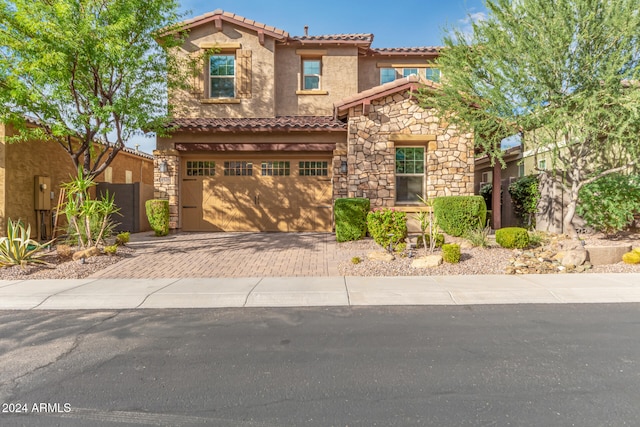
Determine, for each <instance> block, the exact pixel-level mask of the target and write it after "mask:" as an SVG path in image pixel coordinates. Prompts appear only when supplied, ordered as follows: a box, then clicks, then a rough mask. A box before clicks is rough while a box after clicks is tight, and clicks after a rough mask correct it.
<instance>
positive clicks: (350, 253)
mask: <svg viewBox="0 0 640 427" xmlns="http://www.w3.org/2000/svg"><path fill="white" fill-rule="evenodd" d="M583 238H584V241H585V244H586V245H614V244H623V243H624V244H631V245H632V247H634V248H635V247H640V235H639V234H637V233H634V234H626V235H621V236H617V237H615V238H610V237H605V236H602V235H591V236H584V237H583ZM463 242H464V239H461V238H452V237H447V243H463ZM337 251H338V253H339V255H340V257H341V259H343V261H342V262H340V263H339V265H338V270H339V272H340V274H341V275H344V276H428V275H471V274H505V268H506V267H507V266H508V265H509V260H510V259H513V257H514V256H515V252H514V251H513V250H511V249H504V248H501V247H499V246H497V245H496V244H495V242H494V243H492V245H491V247H489V248H473V247H471V248H464V247H463V249H462V250H461V253H462V256H461V261H460V263H458V264H447V263H444V264H442V265H440V266H439V267H436V268H430V269H424V268H412V267H411V262H412V261H413V259H414V258H415V257H419V256H424V255H426V252H425V251H424V250H423V249H418V250H414V251H413V254H412V255H413V257H409V255H408V254H404V255H398V256H396V257H395V259H394V260H393V261H390V262H384V261H372V260H368V259H367V254H369V253H371V252H382V251H383V249H382V248H381V247H380V246H378V245H377V244H376V243H375V242H374V241H373V240H372V239H370V238H366V239H363V240H359V241H354V242H344V243H338V244H337ZM132 256H136V251H135V250H134V249H132V248H130V247H127V246H121V247H119V248H118V253H117V254H116V255H114V256H110V255H100V256H96V257H91V258H87V259H86V260H85V261H84V262H80V261H71V260H63V259H60V258H59V257H58V256H57V254H56V252H55V251H52V252H51V253H50V254H48V255H47V256H46V257H45V258H44V260H45V261H47V262H49V263H50V265H48V266H44V265H28V266H26V267H24V268H22V267H19V266H13V267H5V268H0V280H30V279H82V278H85V277H88V276H90V275H92V274H93V273H95V272H97V271H100V270H102V269H104V268H107V267H109V266H111V265H113V264H115V263H118V262H120V261H122V260H124V259H127V258H129V257H132ZM354 257H359V258H360V259H361V260H362V262H360V263H358V264H354V263H352V262H351V259H352V258H354ZM585 273H640V264H638V265H628V264H624V263H623V262H619V263H617V264H610V265H600V266H593V267H591V268H590V269H589V270H587V271H586V272H585Z"/></svg>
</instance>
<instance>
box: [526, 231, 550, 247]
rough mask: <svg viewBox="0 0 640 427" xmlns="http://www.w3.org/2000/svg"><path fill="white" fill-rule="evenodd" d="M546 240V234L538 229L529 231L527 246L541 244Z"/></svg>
mask: <svg viewBox="0 0 640 427" xmlns="http://www.w3.org/2000/svg"><path fill="white" fill-rule="evenodd" d="M547 241H548V238H547V236H546V235H545V234H544V233H541V232H539V231H530V232H529V246H534V247H535V246H541V245H543V244H545V243H546V242H547Z"/></svg>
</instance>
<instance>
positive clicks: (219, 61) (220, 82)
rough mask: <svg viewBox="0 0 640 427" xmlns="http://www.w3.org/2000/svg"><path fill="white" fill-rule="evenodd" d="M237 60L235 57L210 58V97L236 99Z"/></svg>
mask: <svg viewBox="0 0 640 427" xmlns="http://www.w3.org/2000/svg"><path fill="white" fill-rule="evenodd" d="M235 65H236V58H235V56H234V55H212V56H210V57H209V80H210V81H209V96H210V97H211V98H234V97H235V93H236V91H235V86H236V66H235Z"/></svg>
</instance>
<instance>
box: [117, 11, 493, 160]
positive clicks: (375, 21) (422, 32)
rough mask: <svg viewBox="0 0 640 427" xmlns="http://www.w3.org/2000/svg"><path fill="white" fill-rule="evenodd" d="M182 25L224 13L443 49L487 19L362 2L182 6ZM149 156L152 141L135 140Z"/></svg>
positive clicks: (292, 29)
mask: <svg viewBox="0 0 640 427" xmlns="http://www.w3.org/2000/svg"><path fill="white" fill-rule="evenodd" d="M181 5H182V6H181V11H182V12H183V13H185V16H184V19H188V18H192V17H194V16H198V15H202V14H204V13H207V12H212V11H214V10H216V9H222V10H224V11H227V12H232V13H236V14H238V15H241V16H244V17H245V18H249V19H253V20H255V21H258V22H262V23H263V24H267V25H271V26H274V27H277V28H280V29H282V30H285V31H288V32H289V34H290V35H292V36H299V35H303V34H304V26H305V25H308V26H309V34H310V35H319V34H338V33H373V35H374V39H373V47H409V46H441V45H442V38H443V34H444V31H446V29H447V28H451V27H456V28H461V29H465V30H469V29H470V20H471V19H473V20H477V19H482V18H483V17H484V14H485V13H486V9H485V8H484V5H483V2H482V0H423V1H407V0H404V1H399V2H397V3H395V2H386V1H385V2H382V1H360V0H324V1H322V2H317V3H316V2H310V1H308V0H307V1H300V0H271V1H266V0H220V1H203V0H183V1H182V2H181ZM134 144H140V150H142V151H145V152H148V153H151V152H152V151H153V150H154V149H155V138H148V137H142V136H140V137H135V138H133V139H132V140H131V141H129V143H128V144H127V145H128V146H130V147H133V146H134Z"/></svg>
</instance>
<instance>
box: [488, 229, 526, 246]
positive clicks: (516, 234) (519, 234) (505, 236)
mask: <svg viewBox="0 0 640 427" xmlns="http://www.w3.org/2000/svg"><path fill="white" fill-rule="evenodd" d="M496 243H498V244H499V245H500V246H502V247H503V248H509V249H511V248H518V249H522V248H526V247H527V246H529V232H528V231H527V230H526V229H524V228H520V227H505V228H501V229H499V230H496Z"/></svg>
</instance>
